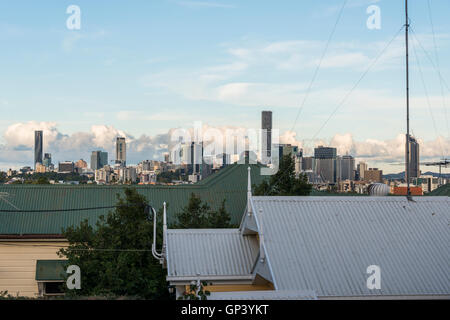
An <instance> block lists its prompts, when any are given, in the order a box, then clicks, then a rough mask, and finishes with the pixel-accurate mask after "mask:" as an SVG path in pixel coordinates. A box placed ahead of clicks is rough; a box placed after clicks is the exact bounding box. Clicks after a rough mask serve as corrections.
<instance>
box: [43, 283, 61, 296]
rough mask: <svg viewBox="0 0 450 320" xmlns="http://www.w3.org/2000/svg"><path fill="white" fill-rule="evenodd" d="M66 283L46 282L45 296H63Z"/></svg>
mask: <svg viewBox="0 0 450 320" xmlns="http://www.w3.org/2000/svg"><path fill="white" fill-rule="evenodd" d="M63 285H64V282H44V288H45V291H44V292H45V294H63V293H64V288H63Z"/></svg>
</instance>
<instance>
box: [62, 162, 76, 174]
mask: <svg viewBox="0 0 450 320" xmlns="http://www.w3.org/2000/svg"><path fill="white" fill-rule="evenodd" d="M74 171H75V165H74V163H73V162H72V161H63V162H60V163H59V164H58V172H59V173H73V172H74Z"/></svg>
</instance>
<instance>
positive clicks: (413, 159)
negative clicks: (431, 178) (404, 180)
mask: <svg viewBox="0 0 450 320" xmlns="http://www.w3.org/2000/svg"><path fill="white" fill-rule="evenodd" d="M409 177H410V178H419V177H420V165H419V143H418V142H417V140H416V139H415V138H414V137H412V136H410V137H409Z"/></svg>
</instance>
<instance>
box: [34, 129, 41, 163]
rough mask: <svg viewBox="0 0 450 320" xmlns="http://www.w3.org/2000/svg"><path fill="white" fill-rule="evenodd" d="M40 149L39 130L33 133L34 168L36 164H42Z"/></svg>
mask: <svg viewBox="0 0 450 320" xmlns="http://www.w3.org/2000/svg"><path fill="white" fill-rule="evenodd" d="M42 148H43V133H42V131H41V130H37V131H35V132H34V167H35V168H36V163H41V164H42Z"/></svg>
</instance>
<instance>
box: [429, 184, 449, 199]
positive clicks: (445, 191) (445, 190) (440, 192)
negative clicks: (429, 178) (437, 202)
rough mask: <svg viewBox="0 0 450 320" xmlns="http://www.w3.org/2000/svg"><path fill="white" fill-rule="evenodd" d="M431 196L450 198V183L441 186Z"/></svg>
mask: <svg viewBox="0 0 450 320" xmlns="http://www.w3.org/2000/svg"><path fill="white" fill-rule="evenodd" d="M428 195H429V196H448V197H450V183H447V184H444V185H443V186H440V187H439V188H437V189H436V190H433V191H432V192H430V193H429V194H428Z"/></svg>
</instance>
